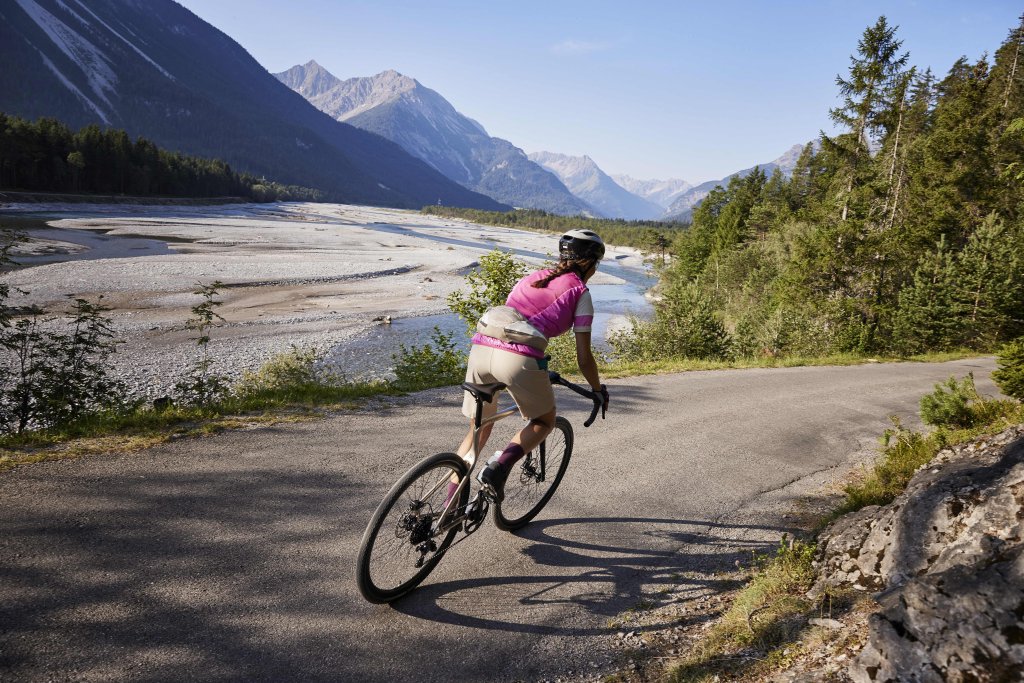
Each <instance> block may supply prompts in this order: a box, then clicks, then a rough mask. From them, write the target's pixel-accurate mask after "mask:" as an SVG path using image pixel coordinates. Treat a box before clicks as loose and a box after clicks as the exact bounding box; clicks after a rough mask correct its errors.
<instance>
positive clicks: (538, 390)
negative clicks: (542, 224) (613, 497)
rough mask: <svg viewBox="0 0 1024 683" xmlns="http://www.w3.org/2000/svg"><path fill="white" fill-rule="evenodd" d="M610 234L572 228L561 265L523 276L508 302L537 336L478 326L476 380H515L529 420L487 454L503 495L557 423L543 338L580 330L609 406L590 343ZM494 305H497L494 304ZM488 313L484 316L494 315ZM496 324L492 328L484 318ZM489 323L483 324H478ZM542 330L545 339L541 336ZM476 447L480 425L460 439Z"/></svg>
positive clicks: (580, 342) (485, 480)
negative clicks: (595, 281) (593, 287)
mask: <svg viewBox="0 0 1024 683" xmlns="http://www.w3.org/2000/svg"><path fill="white" fill-rule="evenodd" d="M604 251H605V249H604V242H602V241H601V238H600V237H599V236H598V235H597V233H595V232H593V231H591V230H570V231H569V232H567V233H565V234H564V235H562V236H561V238H560V239H559V240H558V265H557V266H556V267H555V268H553V269H550V270H539V271H536V272H534V273H531V274H530V275H527V276H526V277H524V278H522V279H521V280H520V281H519V282H518V283H516V286H515V287H514V288H513V289H512V293H511V294H509V296H508V301H507V303H506V305H507V306H508V307H511V308H512V309H514V311H511V313H512V314H515V315H516V316H517V317H519V318H520V320H522V322H525V325H523V324H521V323H518V324H516V325H514V327H517V328H518V329H519V330H528V331H529V333H530V334H532V335H533V337H532V338H530V339H528V340H526V341H524V340H523V338H521V337H517V336H515V335H512V336H509V335H507V334H502V333H501V331H500V330H499V331H498V332H497V333H495V334H496V335H497V336H491V335H490V334H485V333H484V332H483V331H481V332H478V333H477V334H476V335H475V336H474V337H473V345H472V349H471V351H470V354H469V364H468V367H467V370H466V381H467V382H473V383H475V384H489V383H492V382H502V383H503V384H505V385H506V386H507V387H508V390H509V393H510V394H512V398H513V399H515V402H516V405H517V406H518V407H519V411H520V413H522V415H523V417H524V418H526V419H528V420H529V423H528V424H527V425H526V426H525V427H523V429H522V431H520V432H519V434H517V435H516V436H515V437H514V438H513V439H512V441H510V442H509V444H508V445H507V446H505V449H504V450H502V451H499V452H497V453H495V454H494V456H493V457H491V459H490V460H488V461H487V465H486V467H484V469H483V470H482V471H481V472H480V474H479V476H478V479H479V480H480V482H481V484H483V486H484V489H485V490H486V489H490V493H491V494H492V495H494V497H495V499H496V500H498V501H501V500H502V498H503V497H504V486H505V479H506V478H507V477H508V473H509V471H510V470H511V469H512V465H514V464H515V463H516V462H517V461H518V460H519V459H520V458H522V457H523V456H524V455H525V454H526V453H529V452H530V451H532V450H533V449H534V448H536V447H537V446H538V445H539V444H540V443H541V442H542V441H544V439H545V438H546V437H547V435H548V433H550V432H551V430H552V428H553V427H554V425H555V393H554V391H553V389H552V387H551V381H550V380H549V378H548V371H547V363H546V362H545V361H544V352H543V350H542V348H543V346H545V345H546V343H547V340H548V339H551V338H553V337H556V336H558V335H560V334H564V333H565V332H568V331H569V329H570V328H571V329H572V330H573V331H574V332H575V334H576V362H577V363H578V364H579V368H580V372H581V373H583V376H584V377H585V378H586V380H587V382H589V383H590V386H591V388H592V389H593V390H594V391H595V392H598V393H600V394H601V396H602V397H603V399H604V407H605V408H607V407H608V390H607V388H606V387H605V386H604V385H603V384H601V378H600V376H599V375H598V371H597V362H596V361H595V360H594V353H593V351H592V350H591V347H590V328H591V323H592V322H593V319H594V303H593V301H592V300H591V297H590V290H588V289H587V285H586V283H587V280H589V279H590V278H591V277H592V276H593V275H594V272H595V271H596V270H597V264H598V263H599V262H600V261H601V259H602V258H603V257H604ZM488 313H490V312H488ZM486 318H487V315H485V316H484V320H485V321H486ZM482 327H483V329H486V330H487V331H488V332H490V331H491V328H487V327H486V326H483V324H482ZM478 329H481V328H478ZM536 338H539V339H540V340H541V342H542V343H541V344H538V343H536ZM475 408H476V403H475V400H474V398H473V397H472V396H471V395H470V394H469V393H468V392H467V393H466V396H465V400H464V402H463V405H462V412H463V414H464V415H466V417H468V418H470V420H472V419H473V418H474V416H475ZM496 410H497V403H496V402H491V403H485V404H484V413H483V414H484V417H488V416H490V415H493V414H494V413H495V411H496ZM490 433H491V425H486V426H485V427H484V428H483V430H482V431H481V435H480V443H481V447H482V445H483V444H484V443H486V442H487V438H488V437H489V436H490ZM472 448H473V425H472V423H471V424H470V428H469V433H468V434H467V435H466V438H465V439H463V441H462V444H461V445H460V446H459V449H458V454H459V455H460V456H461V457H462V458H464V459H469V456H468V454H469V452H470V451H471V450H472ZM456 488H457V484H454V483H452V484H450V485H449V496H451V495H454V493H455V490H456Z"/></svg>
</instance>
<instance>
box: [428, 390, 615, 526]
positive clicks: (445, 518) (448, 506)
mask: <svg viewBox="0 0 1024 683" xmlns="http://www.w3.org/2000/svg"><path fill="white" fill-rule="evenodd" d="M548 377H549V378H550V380H551V383H552V384H560V385H562V386H564V387H566V388H568V389H571V390H572V391H574V392H576V393H577V394H579V395H580V396H584V397H586V398H589V399H590V400H592V401H593V402H594V409H593V410H592V411H591V413H590V417H589V418H588V419H587V420H586V421H585V422H584V423H583V426H584V427H589V426H590V425H591V424H593V422H594V420H595V419H597V412H598V410H599V409H600V408H601V404H602V402H601V397H600V395H599V394H596V393H594V392H593V391H589V390H587V389H584V388H583V387H581V386H579V385H576V384H573V383H572V382H570V381H568V380H566V379H564V378H562V376H561V375H559V374H558V373H557V372H549V373H548ZM498 391H502V389H499V390H498ZM498 391H496V392H495V396H494V400H495V401H497V400H498V398H497V394H498ZM518 412H519V408H518V407H517V406H516V405H512V406H510V407H508V408H506V409H504V410H499V411H497V412H496V413H495V414H494V415H491V416H490V417H486V418H485V417H484V416H483V413H484V402H483V401H482V400H481V399H480V398H479V397H476V414H475V416H474V418H473V440H472V447H471V449H470V453H472V455H473V460H472V462H471V463H469V472H468V474H467V475H466V476H465V477H463V478H462V480H461V481H460V482H459V486H458V488H457V489H456V490H455V493H454V494H453V495H452V496H451V497H450V498H449V499H448V502H447V503H445V506H444V508H443V509H442V510H441V514H440V515H439V516H438V518H437V523H436V524H435V526H434V533H443V532H445V531H447V530H448V529H451V528H452V526H454V525H456V524H459V523H461V522H462V521H463V520H464V519H466V517H467V515H466V514H461V515H458V516H456V517H454V518H452V519H449V512H450V511H451V510H452V509H453V508H454V509H457V508H458V503H457V502H456V501H458V500H459V498H460V497H461V496H462V491H463V489H464V488H465V487H467V486H469V481H470V479H471V478H472V477H471V476H470V475H472V473H473V471H474V470H475V469H476V464H477V461H478V460H479V458H480V450H481V448H482V447H483V444H481V443H480V432H481V431H482V430H483V428H484V427H485V426H487V425H489V424H494V423H495V422H498V421H499V420H504V419H505V418H506V417H511V416H513V415H515V414H516V413H518ZM539 448H540V462H541V468H542V471H543V467H544V444H543V442H542V443H541V445H540V447H539ZM447 481H448V480H447V479H444V480H442V481H439V482H438V483H437V484H436V485H435V486H434V487H433V488H432V489H430V491H429V492H428V493H427V494H426V495H425V496H424V498H429V497H430V496H431V495H433V494H434V493H435V492H436V491H437V490H438V489H439V488H440V487H441V486H443V485H444V484H445V483H446V482H447ZM477 495H478V496H479V493H478V494H477ZM474 500H475V499H474ZM470 502H471V503H472V501H470ZM467 507H468V505H467Z"/></svg>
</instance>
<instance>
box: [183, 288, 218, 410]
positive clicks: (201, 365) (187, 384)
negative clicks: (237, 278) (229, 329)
mask: <svg viewBox="0 0 1024 683" xmlns="http://www.w3.org/2000/svg"><path fill="white" fill-rule="evenodd" d="M223 284H224V283H222V282H220V281H219V280H218V281H216V282H213V283H211V284H208V285H204V284H202V283H197V289H196V290H194V291H193V292H192V293H193V294H196V295H198V296H199V297H200V299H201V300H200V302H199V303H197V304H196V305H195V306H193V307H192V317H191V318H189V319H188V321H187V322H186V323H185V329H189V330H193V331H195V332H196V333H197V334H198V336H196V337H193V338H192V339H193V340H194V341H195V342H196V346H197V347H198V358H197V359H196V361H195V363H194V364H193V366H192V370H191V372H190V373H189V376H188V378H187V379H184V380H182V381H180V382H178V383H177V384H176V385H175V387H174V391H175V394H176V395H177V397H178V400H179V402H181V403H183V404H185V405H192V406H203V405H209V404H212V403H216V402H218V401H222V400H224V399H225V398H226V397H227V396H228V394H229V393H230V390H231V388H230V384H229V382H228V379H227V376H226V375H224V374H223V373H219V372H217V371H215V370H214V369H213V365H214V361H213V358H212V357H211V356H210V331H211V330H212V329H213V326H214V325H215V324H216V323H217V322H218V321H223V320H224V318H222V317H221V316H220V315H219V314H218V313H217V312H216V309H217V307H218V306H221V305H222V304H223V303H224V302H223V301H218V300H217V298H216V297H217V295H218V294H219V293H220V292H219V289H218V288H219V287H221V286H222V285H223Z"/></svg>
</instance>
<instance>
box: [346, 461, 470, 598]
mask: <svg viewBox="0 0 1024 683" xmlns="http://www.w3.org/2000/svg"><path fill="white" fill-rule="evenodd" d="M464 472H465V466H464V464H463V463H462V462H461V460H458V459H457V457H456V456H451V457H448V456H447V455H444V456H435V457H434V458H432V459H428V460H426V461H424V462H422V463H420V465H418V466H417V467H416V468H413V470H410V472H408V473H407V474H406V475H405V477H403V479H402V480H401V481H400V483H399V484H396V486H395V488H393V489H392V491H391V492H390V493H389V494H388V497H387V498H385V500H384V502H383V503H381V507H380V508H378V512H377V514H376V515H375V516H374V520H372V521H371V525H370V527H369V528H368V529H367V532H366V534H365V535H364V538H363V547H362V548H361V549H360V553H359V567H358V571H359V583H360V590H362V591H363V593H364V595H365V596H366V597H368V598H369V599H374V600H377V601H386V600H390V599H393V597H397V596H398V595H400V594H401V593H402V592H404V591H405V590H408V588H410V587H412V586H413V585H415V584H416V583H418V582H419V581H421V580H422V579H423V577H424V576H426V574H427V573H429V572H430V570H431V569H432V568H433V566H434V564H436V562H437V560H438V559H439V557H440V555H441V554H442V553H443V551H444V549H445V547H446V546H447V545H448V544H449V543H450V542H451V540H452V537H453V536H454V534H455V532H456V530H457V529H455V528H453V529H450V530H446V531H445V532H444V533H438V532H437V531H436V530H435V526H436V522H437V518H438V517H439V516H440V514H441V511H442V510H443V509H444V505H445V502H446V499H447V496H448V485H447V484H448V482H449V481H450V480H451V479H452V478H453V476H454V477H455V478H456V479H458V478H460V477H462V476H464ZM465 496H466V493H465V492H464V493H463V494H461V497H462V499H463V500H464V499H465Z"/></svg>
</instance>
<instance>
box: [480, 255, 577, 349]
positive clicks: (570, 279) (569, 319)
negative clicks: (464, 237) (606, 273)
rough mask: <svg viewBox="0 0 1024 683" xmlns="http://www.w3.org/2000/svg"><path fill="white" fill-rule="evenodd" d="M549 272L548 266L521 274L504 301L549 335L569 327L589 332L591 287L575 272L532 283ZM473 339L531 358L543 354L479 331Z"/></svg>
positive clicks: (561, 331) (564, 330)
mask: <svg viewBox="0 0 1024 683" xmlns="http://www.w3.org/2000/svg"><path fill="white" fill-rule="evenodd" d="M550 273H551V271H550V270H538V271H537V272H535V273H531V274H529V275H527V276H526V277H524V278H523V279H522V280H520V281H519V282H517V283H516V286H515V287H513V288H512V293H511V294H509V295H508V300H507V301H506V302H505V304H506V305H507V306H511V307H512V308H514V309H516V310H517V311H519V312H520V313H522V314H523V316H524V317H525V318H526V319H527V321H529V323H530V324H531V325H533V326H534V327H536V328H537V329H538V330H540V332H541V334H543V335H544V336H545V337H547V338H548V339H551V338H552V337H557V336H558V335H560V334H563V333H565V332H568V331H569V329H570V328H571V329H573V330H574V331H576V332H590V326H591V324H592V323H593V321H594V302H593V300H592V299H591V297H590V290H589V289H587V286H586V285H585V284H584V283H583V280H581V279H580V278H579V276H578V275H576V273H565V274H564V275H559V276H558V277H556V278H555V279H554V280H552V281H551V282H549V283H548V286H547V287H534V286H533V283H534V282H536V281H537V280H542V279H544V278H545V277H547V276H548V275H549V274H550ZM473 343H474V344H483V345H484V346H490V347H492V348H496V349H505V350H506V351H512V352H513V353H518V354H520V355H523V356H531V357H533V358H543V356H544V354H543V353H542V352H541V351H538V350H537V349H535V348H533V347H530V346H526V345H525V344H515V343H513V342H506V341H502V340H500V339H495V338H494V337H488V336H486V335H483V334H480V333H477V334H476V335H474V336H473Z"/></svg>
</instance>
